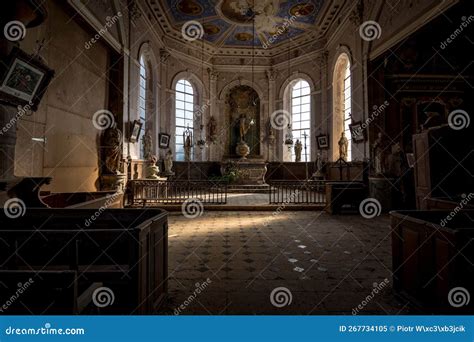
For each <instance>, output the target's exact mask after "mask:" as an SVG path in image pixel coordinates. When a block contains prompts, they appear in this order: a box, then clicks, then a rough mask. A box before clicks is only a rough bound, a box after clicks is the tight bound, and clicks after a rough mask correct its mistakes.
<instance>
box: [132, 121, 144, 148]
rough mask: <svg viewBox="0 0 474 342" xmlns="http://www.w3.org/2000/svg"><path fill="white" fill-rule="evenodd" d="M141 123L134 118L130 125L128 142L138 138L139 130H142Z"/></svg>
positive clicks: (135, 140)
mask: <svg viewBox="0 0 474 342" xmlns="http://www.w3.org/2000/svg"><path fill="white" fill-rule="evenodd" d="M142 125H143V123H142V122H141V121H140V120H134V121H133V122H132V124H131V127H130V138H129V140H130V142H132V143H135V142H137V141H138V139H140V132H141V130H142Z"/></svg>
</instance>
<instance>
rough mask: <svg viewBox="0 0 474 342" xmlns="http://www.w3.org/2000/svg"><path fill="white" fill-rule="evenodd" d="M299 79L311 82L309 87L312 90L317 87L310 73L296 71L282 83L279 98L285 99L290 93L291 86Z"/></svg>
mask: <svg viewBox="0 0 474 342" xmlns="http://www.w3.org/2000/svg"><path fill="white" fill-rule="evenodd" d="M299 80H305V81H306V82H308V84H309V87H310V89H311V92H313V91H314V89H315V86H314V82H313V79H312V78H311V77H310V76H309V75H308V74H305V73H303V72H295V73H293V74H291V75H290V76H289V77H288V78H287V79H286V80H285V82H283V84H282V85H281V87H280V93H279V97H278V98H279V99H284V98H285V97H286V96H287V95H288V90H289V88H290V87H289V86H290V85H292V84H294V83H296V82H297V81H299Z"/></svg>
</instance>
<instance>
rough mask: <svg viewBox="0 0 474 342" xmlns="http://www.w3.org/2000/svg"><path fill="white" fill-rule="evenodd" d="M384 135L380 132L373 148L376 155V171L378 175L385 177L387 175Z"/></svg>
mask: <svg viewBox="0 0 474 342" xmlns="http://www.w3.org/2000/svg"><path fill="white" fill-rule="evenodd" d="M383 145H384V141H383V134H382V133H381V132H379V133H378V134H377V139H376V140H375V142H374V145H373V146H372V151H373V155H374V170H375V174H376V175H383V174H384V173H385V150H384V146H383Z"/></svg>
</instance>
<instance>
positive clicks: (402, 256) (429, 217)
mask: <svg viewBox="0 0 474 342" xmlns="http://www.w3.org/2000/svg"><path fill="white" fill-rule="evenodd" d="M390 219H391V224H390V225H391V230H392V233H391V235H392V236H391V239H392V267H393V289H394V291H395V293H396V294H397V295H398V296H400V297H402V298H404V299H407V300H409V301H410V302H411V303H412V304H413V305H415V306H418V307H419V308H420V309H422V310H423V313H426V314H448V313H449V314H472V312H473V310H474V302H473V301H472V300H471V301H467V296H469V294H470V295H472V294H473V293H474V283H473V279H474V266H473V265H474V210H455V211H450V210H436V211H417V210H406V211H392V212H390ZM451 291H455V292H452V293H451ZM456 292H457V294H455V293H456ZM450 293H451V294H450ZM462 300H466V301H465V302H464V304H465V305H459V306H458V307H456V306H453V305H452V303H451V302H454V303H455V304H460V302H461V301H462ZM450 301H451V302H450Z"/></svg>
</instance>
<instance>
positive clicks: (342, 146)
mask: <svg viewBox="0 0 474 342" xmlns="http://www.w3.org/2000/svg"><path fill="white" fill-rule="evenodd" d="M338 145H339V158H340V159H342V160H344V161H347V149H348V147H349V141H348V140H347V138H346V134H345V132H344V131H342V133H341V139H339V142H338Z"/></svg>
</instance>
